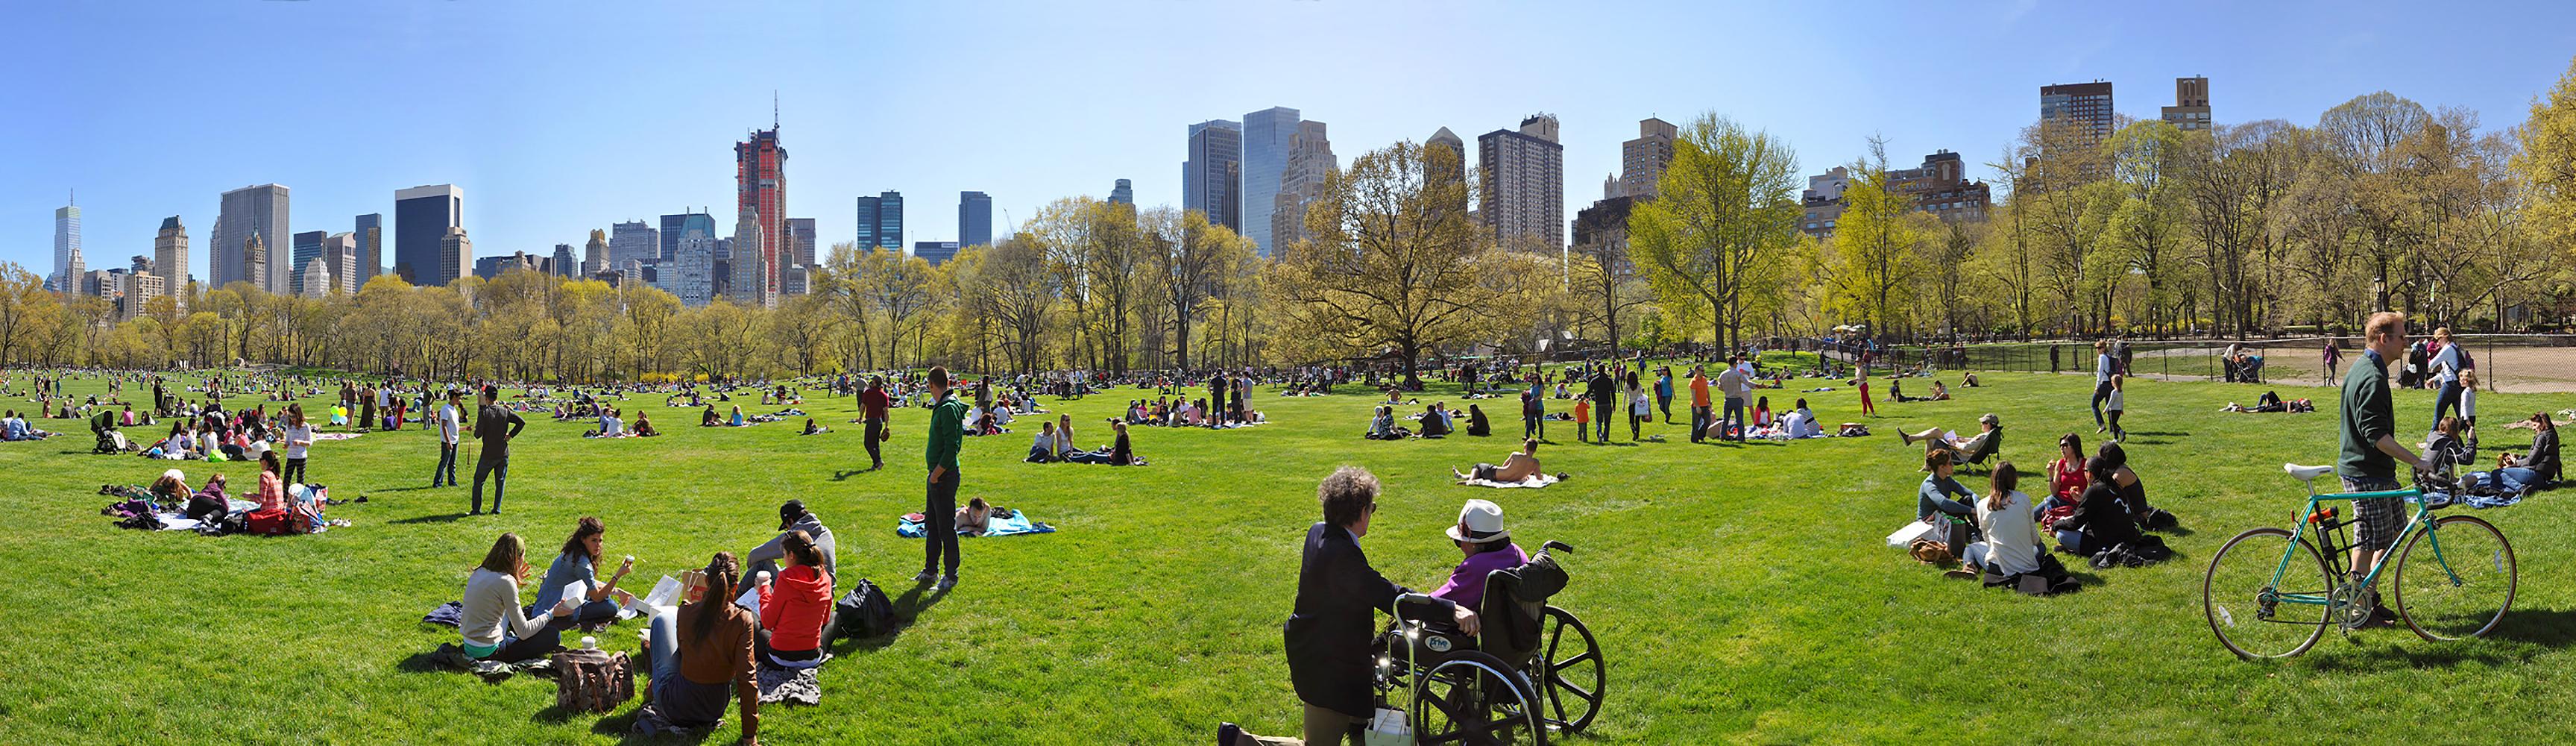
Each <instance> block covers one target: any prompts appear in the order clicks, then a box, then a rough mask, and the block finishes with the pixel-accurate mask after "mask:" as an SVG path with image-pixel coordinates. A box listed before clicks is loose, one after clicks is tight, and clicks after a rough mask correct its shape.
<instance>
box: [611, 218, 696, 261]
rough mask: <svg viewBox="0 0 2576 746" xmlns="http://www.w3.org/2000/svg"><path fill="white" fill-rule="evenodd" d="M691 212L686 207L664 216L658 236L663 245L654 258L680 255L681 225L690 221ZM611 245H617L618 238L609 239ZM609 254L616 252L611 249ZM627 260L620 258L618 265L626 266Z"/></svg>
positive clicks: (669, 257) (612, 254)
mask: <svg viewBox="0 0 2576 746" xmlns="http://www.w3.org/2000/svg"><path fill="white" fill-rule="evenodd" d="M690 214H692V213H689V212H688V211H687V210H686V209H685V208H684V209H683V210H682V211H681V212H680V214H677V215H664V216H662V230H661V232H660V234H659V235H658V236H657V238H658V239H659V240H660V241H661V242H662V247H661V250H660V251H658V252H656V253H654V255H653V256H654V258H657V259H671V258H673V257H677V256H679V255H680V227H681V226H682V225H684V224H686V223H687V222H688V220H689V215H690ZM609 245H611V246H615V245H616V239H613V238H612V239H609ZM609 254H610V255H611V256H614V255H616V252H614V251H611V252H609ZM626 261H628V260H619V261H618V264H617V266H619V267H624V266H626Z"/></svg>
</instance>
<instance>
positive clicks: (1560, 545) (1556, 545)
mask: <svg viewBox="0 0 2576 746" xmlns="http://www.w3.org/2000/svg"><path fill="white" fill-rule="evenodd" d="M1539 550H1540V551H1549V550H1554V551H1560V552H1564V553H1566V554H1573V553H1574V545H1572V544H1567V543H1565V542H1562V541H1557V540H1555V539H1549V540H1547V543H1545V544H1541V545H1539Z"/></svg>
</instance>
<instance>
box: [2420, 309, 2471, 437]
mask: <svg viewBox="0 0 2576 746" xmlns="http://www.w3.org/2000/svg"><path fill="white" fill-rule="evenodd" d="M2433 343H2434V344H2436V345H2440V346H2441V347H2442V349H2441V351H2439V352H2435V353H2433V362H2432V364H2431V366H2430V368H2431V369H2430V370H2429V371H2427V372H2429V373H2431V374H2432V376H2433V385H2434V388H2435V390H2436V391H2438V392H2439V393H2436V394H2434V395H2433V425H2434V427H2435V428H2436V429H2439V428H2440V427H2441V423H2442V415H2444V414H2452V413H2456V411H2457V410H2458V409H2459V406H2460V369H2461V368H2462V367H2463V365H2464V362H2463V360H2462V358H2461V352H2460V345H2459V343H2457V342H2453V341H2451V328H2450V327H2447V326H2446V327H2442V328H2439V329H2435V330H2433Z"/></svg>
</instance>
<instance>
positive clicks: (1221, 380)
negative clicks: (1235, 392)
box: [1207, 373, 1225, 428]
mask: <svg viewBox="0 0 2576 746" xmlns="http://www.w3.org/2000/svg"><path fill="white" fill-rule="evenodd" d="M1224 411H1225V374H1224V373H1217V374H1215V375H1210V376H1208V412H1207V413H1208V417H1207V426H1208V427H1211V428H1213V427H1216V426H1217V422H1218V421H1219V420H1222V419H1224V415H1223V414H1221V413H1222V412H1224Z"/></svg>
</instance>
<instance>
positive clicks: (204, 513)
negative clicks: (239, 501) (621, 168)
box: [163, 469, 233, 522]
mask: <svg viewBox="0 0 2576 746" xmlns="http://www.w3.org/2000/svg"><path fill="white" fill-rule="evenodd" d="M178 473H179V470H177V469H171V470H170V471H169V472H167V473H165V474H164V475H163V476H176V475H177V474H178ZM180 486H181V487H185V486H187V485H184V484H182V485H180ZM227 487H229V485H226V484H224V475H222V474H208V475H206V483H205V484H204V485H202V486H200V487H198V488H197V492H196V494H192V495H189V496H188V508H187V510H186V511H184V512H185V513H186V515H187V516H188V517H189V518H194V519H197V520H200V521H210V522H211V521H221V520H225V519H228V518H231V517H232V514H233V501H232V498H231V497H230V496H228V495H226V494H225V493H224V490H225V489H226V488H227Z"/></svg>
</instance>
